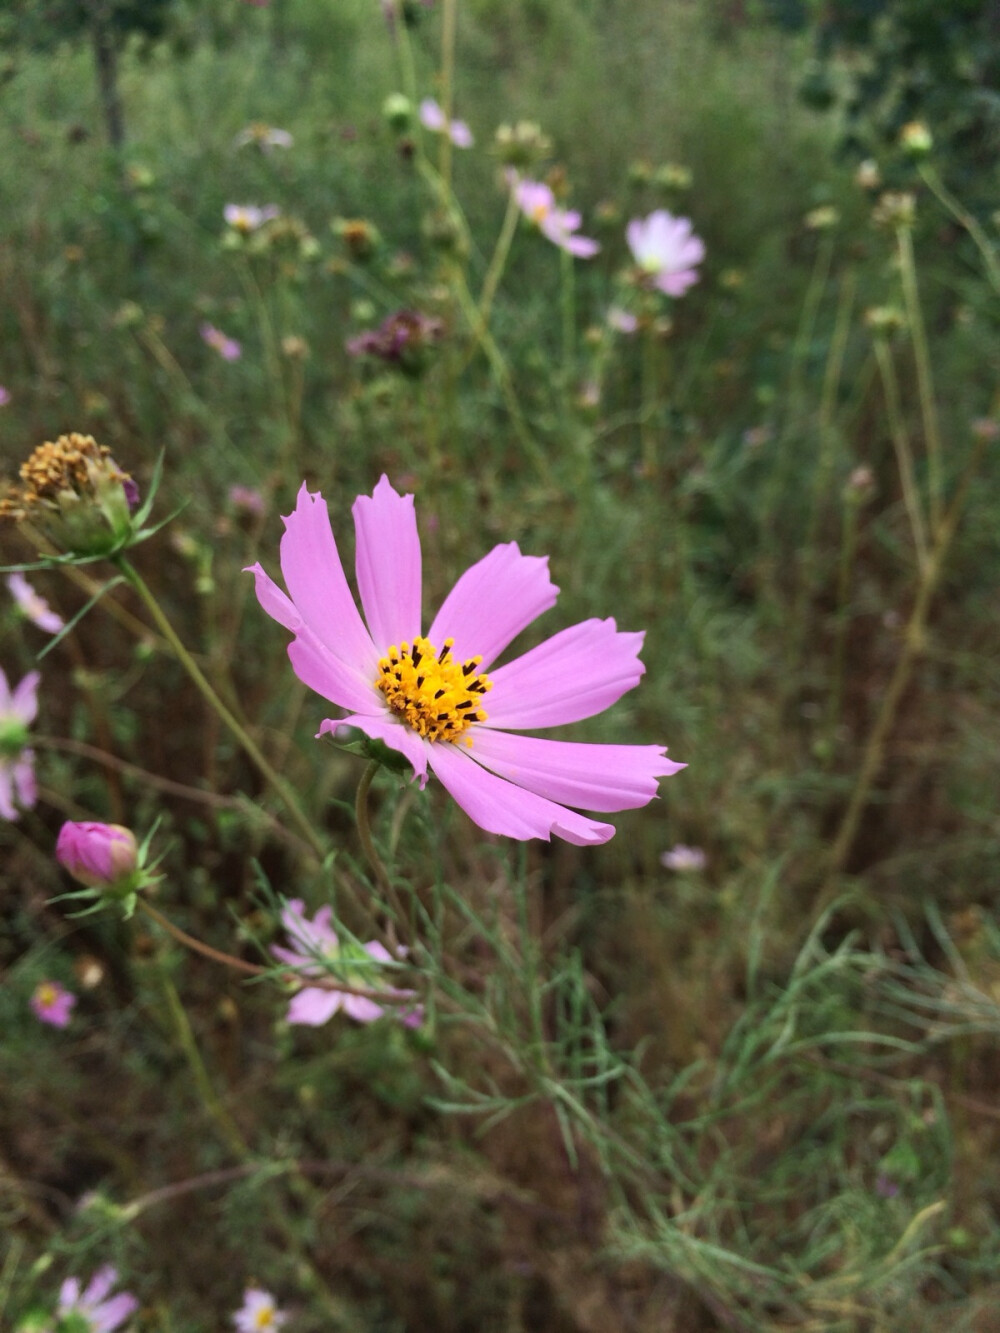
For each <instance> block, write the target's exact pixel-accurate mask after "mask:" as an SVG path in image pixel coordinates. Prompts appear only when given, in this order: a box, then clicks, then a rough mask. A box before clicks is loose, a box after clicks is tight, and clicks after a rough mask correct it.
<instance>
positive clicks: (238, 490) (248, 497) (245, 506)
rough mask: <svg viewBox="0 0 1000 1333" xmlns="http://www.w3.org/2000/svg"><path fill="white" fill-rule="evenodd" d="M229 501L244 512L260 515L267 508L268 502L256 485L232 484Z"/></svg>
mask: <svg viewBox="0 0 1000 1333" xmlns="http://www.w3.org/2000/svg"><path fill="white" fill-rule="evenodd" d="M229 503H230V504H231V505H232V507H233V508H234V509H237V510H239V511H240V513H243V514H253V515H254V516H255V517H258V518H259V517H260V515H261V514H263V513H264V511H265V510H266V508H267V502H266V500H265V499H264V497H263V495H261V493H260V491H259V490H257V488H256V486H241V485H239V484H237V485H235V486H230V488H229Z"/></svg>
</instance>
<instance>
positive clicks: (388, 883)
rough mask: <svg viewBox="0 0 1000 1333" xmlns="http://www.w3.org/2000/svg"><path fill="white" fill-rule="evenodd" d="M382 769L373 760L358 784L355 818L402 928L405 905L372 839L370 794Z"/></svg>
mask: <svg viewBox="0 0 1000 1333" xmlns="http://www.w3.org/2000/svg"><path fill="white" fill-rule="evenodd" d="M380 767H381V765H380V764H379V762H378V760H377V759H372V760H371V762H370V763H369V764H368V766H367V767H366V768H365V771H364V772H363V773H362V775H361V781H360V782H359V783H358V794H357V796H356V797H355V799H354V817H355V821H356V823H357V826H358V841H359V842H360V843H361V850H362V851H363V852H364V854H365V859H366V860H367V862H368V864H369V865H370V866H371V868H372V874H373V875H374V876H375V882H376V884H377V885H378V887H379V888H380V889H381V891H382V893H383V895H384V897H385V898H386V900H387V902H388V903H389V906H390V907H391V909H392V913H393V916H394V917H395V919H396V921H397V922H398V923H399V924H400V926H402V924H403V922H404V920H405V917H404V913H403V905H402V903H401V902H400V901H399V895H398V894H397V893H396V890H395V888H394V886H393V883H392V880H391V879H390V878H389V872H388V871H387V870H386V868H385V865H384V864H383V861H382V858H381V857H380V856H379V854H378V849H377V848H376V846H375V839H374V838H373V837H372V825H371V818H370V816H369V813H368V793H369V791H370V790H371V785H372V780H373V779H374V777H375V774H376V773H377V772H378V771H379V768H380Z"/></svg>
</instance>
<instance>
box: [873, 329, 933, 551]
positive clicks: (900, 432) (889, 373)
mask: <svg viewBox="0 0 1000 1333" xmlns="http://www.w3.org/2000/svg"><path fill="white" fill-rule="evenodd" d="M875 356H876V359H877V360H878V368H879V374H880V375H881V376H882V386H883V388H884V390H885V405H886V410H887V412H888V413H889V430H890V433H891V434H892V443H893V447H894V448H895V450H896V462H897V463H898V465H899V480H900V483H901V485H902V487H903V500H904V502H905V504H906V512H907V514H908V515H909V518H910V528H911V530H912V532H913V544H914V546H915V547H916V549H917V565H918V566H919V568H920V569H923V568H924V567H925V566H926V564H927V535H926V531H925V528H924V517H923V506H922V504H921V503H920V492H919V491H918V489H917V482H916V477H915V475H914V471H913V452H912V450H911V449H910V441H909V437H908V436H907V433H906V424H905V422H904V421H903V413H902V411H901V409H900V404H899V385H898V383H897V381H896V370H895V367H894V366H893V364H892V354H891V352H890V351H889V344H888V342H887V341H886V340H885V338H876V339H875Z"/></svg>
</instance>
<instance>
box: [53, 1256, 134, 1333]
mask: <svg viewBox="0 0 1000 1333" xmlns="http://www.w3.org/2000/svg"><path fill="white" fill-rule="evenodd" d="M117 1281H118V1272H117V1270H116V1269H114V1268H112V1267H111V1265H110V1264H105V1265H104V1267H103V1268H99V1269H98V1270H97V1272H96V1273H95V1274H94V1276H93V1277H92V1278H91V1280H90V1285H89V1286H88V1287H87V1289H86V1291H84V1292H83V1293H82V1294H81V1292H80V1281H79V1278H75V1277H70V1278H67V1279H66V1281H65V1282H64V1283H63V1284H62V1288H61V1289H60V1292H59V1307H58V1309H57V1310H56V1315H57V1317H58V1319H59V1321H62V1320H66V1319H67V1316H69V1315H77V1316H80V1317H81V1318H82V1319H83V1329H82V1330H81V1333H113V1331H114V1329H116V1328H120V1327H121V1325H122V1324H124V1323H125V1321H126V1319H128V1318H130V1317H131V1315H133V1314H134V1313H135V1311H136V1310H137V1309H138V1308H139V1302H138V1301H137V1300H136V1298H135V1297H134V1296H133V1295H132V1294H131V1292H127V1291H123V1292H119V1294H118V1295H117V1296H112V1297H111V1299H110V1300H105V1299H104V1298H105V1296H107V1295H108V1293H109V1292H110V1290H111V1288H112V1287H113V1286H114V1285H115V1283H116V1282H117ZM66 1327H67V1328H68V1329H70V1328H71V1329H73V1330H74V1333H75V1331H76V1330H77V1329H78V1328H79V1323H70V1322H69V1321H67V1324H66Z"/></svg>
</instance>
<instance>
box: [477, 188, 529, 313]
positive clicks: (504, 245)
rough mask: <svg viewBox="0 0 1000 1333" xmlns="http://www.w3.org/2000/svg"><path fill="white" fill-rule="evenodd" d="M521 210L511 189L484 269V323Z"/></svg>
mask: <svg viewBox="0 0 1000 1333" xmlns="http://www.w3.org/2000/svg"><path fill="white" fill-rule="evenodd" d="M520 214H521V210H520V208H519V207H518V203H517V199H516V197H515V195H514V191H513V190H511V191H510V192H509V193H508V195H507V211H506V213H504V216H503V223H502V225H501V227H500V235H499V236H498V237H497V243H496V246H495V248H494V250H493V255H492V257H491V259H490V265H489V268H488V269H487V270H486V277H485V279H484V281H483V290H482V292H481V293H480V296H479V318H480V319H481V320H482V322H483V324H484V325H488V324H489V322H490V311H491V310H492V308H493V298H494V297H495V296H496V293H497V288H498V287H499V285H500V279H501V278H502V277H503V272H504V269H505V268H506V267H507V257H508V255H509V254H510V247H511V244H512V243H513V240H514V233H515V232H516V231H517V223H518V219H519V217H520Z"/></svg>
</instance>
